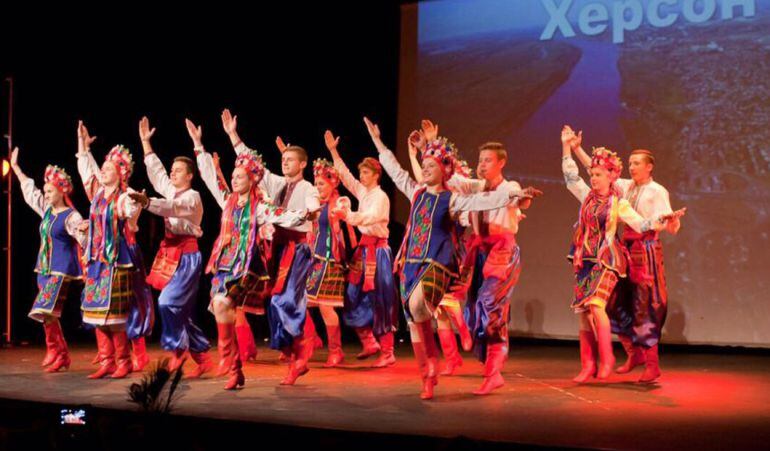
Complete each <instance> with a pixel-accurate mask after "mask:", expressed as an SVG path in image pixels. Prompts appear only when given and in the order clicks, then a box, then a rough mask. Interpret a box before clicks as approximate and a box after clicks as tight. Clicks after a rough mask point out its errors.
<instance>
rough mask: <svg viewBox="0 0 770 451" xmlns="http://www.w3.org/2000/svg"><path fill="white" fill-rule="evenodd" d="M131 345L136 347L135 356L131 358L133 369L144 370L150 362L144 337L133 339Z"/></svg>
mask: <svg viewBox="0 0 770 451" xmlns="http://www.w3.org/2000/svg"><path fill="white" fill-rule="evenodd" d="M131 347H132V348H133V349H134V356H133V358H132V360H131V363H132V368H133V371H137V372H139V371H142V370H144V367H146V366H147V364H148V363H150V356H148V355H147V346H146V345H145V343H144V337H139V338H134V339H133V340H131Z"/></svg>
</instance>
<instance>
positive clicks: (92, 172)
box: [76, 152, 100, 200]
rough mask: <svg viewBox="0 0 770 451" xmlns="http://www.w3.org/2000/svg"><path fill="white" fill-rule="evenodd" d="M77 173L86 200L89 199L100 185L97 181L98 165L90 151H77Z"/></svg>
mask: <svg viewBox="0 0 770 451" xmlns="http://www.w3.org/2000/svg"><path fill="white" fill-rule="evenodd" d="M76 156H77V158H78V174H80V181H81V182H83V186H84V187H85V190H86V195H87V196H88V200H91V199H92V198H93V197H94V194H96V191H98V189H99V187H100V183H99V165H98V164H96V160H95V159H94V156H93V154H92V153H91V152H84V153H78V154H77V155H76Z"/></svg>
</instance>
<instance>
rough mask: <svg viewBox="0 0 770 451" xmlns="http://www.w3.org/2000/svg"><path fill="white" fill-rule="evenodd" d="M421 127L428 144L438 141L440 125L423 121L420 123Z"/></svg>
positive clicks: (426, 120) (427, 120)
mask: <svg viewBox="0 0 770 451" xmlns="http://www.w3.org/2000/svg"><path fill="white" fill-rule="evenodd" d="M420 127H421V128H422V133H423V135H424V136H425V139H426V140H427V141H428V142H430V141H435V140H436V139H438V124H434V123H433V122H431V121H430V120H429V119H423V120H422V121H420Z"/></svg>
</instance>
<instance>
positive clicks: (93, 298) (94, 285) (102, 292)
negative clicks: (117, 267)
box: [83, 267, 112, 304]
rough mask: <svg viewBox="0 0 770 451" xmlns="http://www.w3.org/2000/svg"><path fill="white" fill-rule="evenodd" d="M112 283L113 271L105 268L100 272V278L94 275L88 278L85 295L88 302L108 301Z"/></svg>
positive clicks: (100, 302)
mask: <svg viewBox="0 0 770 451" xmlns="http://www.w3.org/2000/svg"><path fill="white" fill-rule="evenodd" d="M111 283H112V271H110V269H109V268H108V267H107V268H104V269H102V271H101V272H100V273H99V277H98V279H96V278H93V277H88V278H86V286H85V289H84V294H83V296H84V297H85V303H86V304H102V303H105V300H107V301H108V299H107V297H108V295H109V289H110V285H111Z"/></svg>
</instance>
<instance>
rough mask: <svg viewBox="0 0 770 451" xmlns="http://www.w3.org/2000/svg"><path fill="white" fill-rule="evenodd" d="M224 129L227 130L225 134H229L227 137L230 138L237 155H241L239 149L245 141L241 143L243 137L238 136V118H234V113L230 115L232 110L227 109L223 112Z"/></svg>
mask: <svg viewBox="0 0 770 451" xmlns="http://www.w3.org/2000/svg"><path fill="white" fill-rule="evenodd" d="M221 117H222V128H223V129H224V130H225V133H227V137H228V138H230V144H232V145H233V150H235V153H236V154H240V150H241V148H240V147H239V144H243V141H241V137H240V136H238V131H237V128H238V116H237V115H236V116H233V115H232V113H230V110H229V109H227V108H225V109H224V110H223V111H222V116H221Z"/></svg>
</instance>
